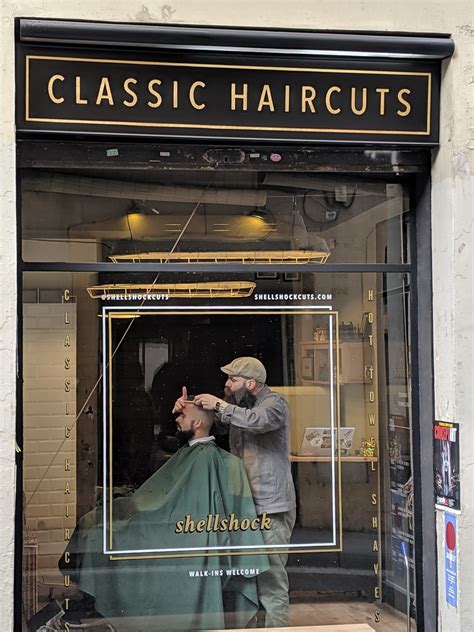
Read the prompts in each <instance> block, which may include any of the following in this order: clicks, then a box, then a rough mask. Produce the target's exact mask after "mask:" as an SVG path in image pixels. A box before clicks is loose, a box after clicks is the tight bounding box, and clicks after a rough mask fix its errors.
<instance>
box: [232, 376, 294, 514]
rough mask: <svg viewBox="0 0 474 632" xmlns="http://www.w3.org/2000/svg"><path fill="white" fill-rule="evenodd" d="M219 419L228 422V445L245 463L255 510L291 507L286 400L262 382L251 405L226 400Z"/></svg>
mask: <svg viewBox="0 0 474 632" xmlns="http://www.w3.org/2000/svg"><path fill="white" fill-rule="evenodd" d="M220 419H221V422H222V423H224V424H226V425H230V430H229V439H230V449H231V452H232V454H235V455H236V456H238V457H240V458H241V459H242V461H243V463H244V467H245V470H246V472H247V476H248V479H249V483H250V487H251V489H252V494H253V498H254V501H255V507H256V509H257V513H262V512H264V511H266V512H267V513H279V512H281V511H289V510H290V509H294V508H295V504H296V503H295V488H294V485H293V479H292V476H291V465H290V460H289V431H290V411H289V407H288V402H287V401H286V400H285V399H284V398H283V397H282V396H281V395H280V394H279V393H274V392H273V391H271V390H270V389H269V388H268V386H264V387H263V389H262V390H261V391H260V393H259V394H258V395H257V398H256V401H255V405H254V406H253V408H241V407H239V406H234V405H233V404H229V405H228V406H226V408H225V410H224V412H223V413H222V415H221V416H220Z"/></svg>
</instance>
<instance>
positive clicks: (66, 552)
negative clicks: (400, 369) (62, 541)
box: [64, 551, 71, 564]
mask: <svg viewBox="0 0 474 632" xmlns="http://www.w3.org/2000/svg"><path fill="white" fill-rule="evenodd" d="M64 562H65V563H66V564H70V562H71V554H70V553H69V551H65V553H64Z"/></svg>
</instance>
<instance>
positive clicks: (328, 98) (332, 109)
mask: <svg viewBox="0 0 474 632" xmlns="http://www.w3.org/2000/svg"><path fill="white" fill-rule="evenodd" d="M333 92H341V88H340V87H339V86H331V87H330V88H329V90H328V91H327V92H326V109H327V111H328V112H329V114H339V112H340V111H341V108H335V107H333V105H332V103H331V97H332V94H333Z"/></svg>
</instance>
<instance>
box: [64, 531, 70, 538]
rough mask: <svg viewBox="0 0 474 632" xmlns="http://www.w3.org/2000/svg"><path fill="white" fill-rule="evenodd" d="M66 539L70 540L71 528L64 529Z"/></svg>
mask: <svg viewBox="0 0 474 632" xmlns="http://www.w3.org/2000/svg"><path fill="white" fill-rule="evenodd" d="M64 539H65V540H70V539H71V532H70V530H69V529H64Z"/></svg>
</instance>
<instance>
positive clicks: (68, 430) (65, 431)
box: [64, 426, 71, 439]
mask: <svg viewBox="0 0 474 632" xmlns="http://www.w3.org/2000/svg"><path fill="white" fill-rule="evenodd" d="M64 436H65V437H66V439H69V437H70V436H71V428H69V426H66V427H65V429H64Z"/></svg>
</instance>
